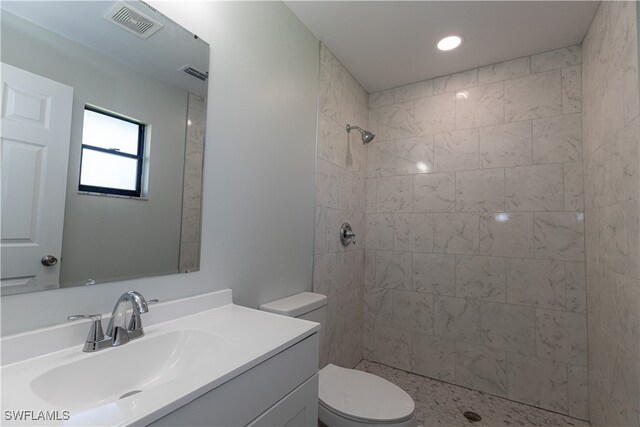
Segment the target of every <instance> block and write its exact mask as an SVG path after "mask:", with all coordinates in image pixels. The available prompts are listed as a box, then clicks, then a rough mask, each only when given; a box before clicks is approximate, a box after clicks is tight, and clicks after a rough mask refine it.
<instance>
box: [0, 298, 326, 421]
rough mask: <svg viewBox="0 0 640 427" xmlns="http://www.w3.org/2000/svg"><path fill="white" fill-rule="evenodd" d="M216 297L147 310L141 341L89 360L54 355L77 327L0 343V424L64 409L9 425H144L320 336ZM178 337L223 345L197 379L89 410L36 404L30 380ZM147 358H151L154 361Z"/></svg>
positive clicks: (78, 350) (66, 352) (303, 324)
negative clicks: (57, 417)
mask: <svg viewBox="0 0 640 427" xmlns="http://www.w3.org/2000/svg"><path fill="white" fill-rule="evenodd" d="M221 292H222V294H220V293H219V292H215V293H211V294H205V295H203V296H201V297H200V296H198V297H191V298H187V299H183V300H176V301H169V302H167V303H164V304H162V305H157V306H155V305H152V306H151V307H150V309H149V313H148V314H144V315H143V316H142V322H143V325H145V317H147V316H149V317H150V318H151V319H149V320H150V322H148V323H149V326H145V336H144V337H142V338H140V339H137V340H134V341H131V342H129V343H128V344H125V345H124V346H122V347H114V348H109V349H105V350H101V351H99V352H95V353H84V352H82V343H80V344H75V345H74V346H72V347H67V348H62V349H56V348H55V346H56V343H57V342H58V341H59V339H60V337H61V336H63V337H67V341H77V340H78V338H77V335H78V329H77V325H73V326H70V325H66V324H65V325H60V326H56V327H52V328H46V329H43V330H38V331H33V332H28V333H24V334H19V335H15V336H9V337H6V338H3V339H2V345H3V353H4V350H5V349H6V348H7V346H8V347H9V348H8V352H9V354H8V355H6V356H5V357H3V361H4V362H5V363H4V365H3V366H2V367H1V368H0V376H1V380H2V389H1V390H2V398H1V403H2V411H3V413H2V414H3V415H2V425H12V422H7V421H6V420H5V414H4V411H11V410H33V411H60V413H62V411H65V410H66V411H69V413H70V419H69V420H66V421H46V422H44V421H41V422H37V421H34V422H24V421H23V422H16V423H14V424H15V425H47V426H50V425H70V426H71V425H74V426H77V425H110V426H115V425H129V424H134V423H135V424H138V425H144V424H149V423H151V422H153V421H155V420H157V419H159V418H161V417H163V416H164V415H166V414H168V413H169V412H172V411H174V410H176V409H177V408H179V407H180V406H183V405H184V404H186V403H188V402H190V401H192V400H193V399H195V398H197V397H199V396H201V395H203V394H204V393H206V392H208V391H210V390H212V389H214V388H216V387H218V386H220V385H221V384H223V383H224V382H226V381H228V380H230V379H231V378H234V377H236V376H237V375H239V374H241V373H243V372H245V371H247V370H248V369H250V368H252V367H254V366H256V365H258V364H259V363H261V362H263V361H265V360H266V359H268V358H270V357H272V356H273V355H275V354H277V353H279V352H281V351H282V350H284V349H286V348H287V347H290V346H291V345H293V344H295V343H296V342H298V341H300V340H302V339H304V338H306V337H308V336H310V335H312V334H313V333H315V332H317V331H318V330H319V329H320V326H319V324H317V323H313V322H308V321H304V320H299V319H293V318H287V317H283V316H278V315H274V314H270V313H266V312H262V311H258V310H253V309H249V308H245V307H241V306H237V305H234V304H232V303H231V292H230V291H228V290H227V291H221ZM207 298H208V299H207ZM211 302H213V305H214V307H213V308H208V309H207V308H205V307H203V306H204V305H207V304H208V305H209V307H211ZM196 307H197V308H198V310H197V311H198V312H196V313H194V314H190V315H186V316H185V315H184V313H185V311H186V312H190V313H193V309H194V308H196ZM153 311H156V312H157V314H156V315H155V316H151V313H153ZM176 316H178V317H176ZM163 317H164V319H163ZM103 322H105V320H103ZM105 325H106V322H105ZM82 326H83V328H82V330H83V331H84V335H86V333H87V332H88V330H89V324H88V322H83V324H82ZM65 327H68V328H71V327H72V328H74V332H73V334H72V335H73V337H72V338H70V336H71V333H70V332H69V331H67V330H65V329H64V328H65ZM180 330H200V331H203V332H207V333H210V334H213V335H215V336H217V337H219V338H220V339H222V340H224V341H225V342H226V344H225V345H224V346H223V347H221V348H220V350H219V351H218V352H216V354H214V356H213V357H212V356H211V355H209V356H206V357H208V358H211V360H210V361H209V363H205V364H203V365H202V367H200V368H199V369H198V370H197V374H189V375H183V376H180V377H177V378H174V379H171V380H170V381H169V382H165V383H163V384H160V385H157V386H155V387H151V388H149V389H145V390H144V392H141V393H138V394H136V395H133V396H131V397H128V398H126V399H121V400H115V401H114V400H113V399H107V401H105V402H103V403H101V404H98V405H96V406H95V407H92V408H89V409H87V408H79V409H74V408H66V407H59V406H56V405H52V403H51V402H47V401H45V400H43V399H42V398H41V397H40V396H39V395H38V394H37V393H36V392H35V391H34V388H33V386H32V382H33V381H34V379H36V378H38V377H39V376H40V375H41V374H43V373H45V372H47V371H49V370H51V369H52V368H54V367H57V366H63V365H68V364H71V363H74V362H78V361H82V360H83V359H86V358H90V357H95V356H96V355H98V354H99V353H104V352H118V351H119V350H121V349H124V348H125V347H127V346H135V345H138V344H139V343H142V342H143V341H144V340H149V339H154V337H158V336H161V335H163V334H166V333H168V332H172V331H180ZM52 334H53V335H52ZM56 338H58V340H56ZM35 340H38V341H40V342H42V343H43V344H42V347H43V349H44V350H43V351H49V350H54V351H51V352H46V353H43V354H38V352H37V350H36V349H34V348H33V347H34V343H35V342H36V341H35ZM63 341H64V340H63ZM83 341H84V339H83ZM132 348H133V347H132ZM105 354H106V353H105ZM204 354H207V353H204ZM24 356H28V358H25V357H24ZM147 357H153V355H148V356H147ZM203 357H204V356H203ZM113 375H118V372H114V373H113ZM84 380H86V382H87V384H89V383H91V381H92V379H91V378H84Z"/></svg>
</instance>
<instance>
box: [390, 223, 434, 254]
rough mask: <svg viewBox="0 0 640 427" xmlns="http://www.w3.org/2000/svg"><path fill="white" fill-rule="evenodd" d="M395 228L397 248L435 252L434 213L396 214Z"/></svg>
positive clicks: (399, 249) (398, 249) (395, 246)
mask: <svg viewBox="0 0 640 427" xmlns="http://www.w3.org/2000/svg"><path fill="white" fill-rule="evenodd" d="M393 228H394V233H395V240H394V249H395V250H397V251H412V252H433V214H429V213H409V214H394V215H393Z"/></svg>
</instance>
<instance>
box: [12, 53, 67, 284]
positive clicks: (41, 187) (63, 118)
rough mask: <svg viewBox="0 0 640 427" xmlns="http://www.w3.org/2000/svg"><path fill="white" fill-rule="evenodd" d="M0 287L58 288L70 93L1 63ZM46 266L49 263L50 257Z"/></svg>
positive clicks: (53, 83)
mask: <svg viewBox="0 0 640 427" xmlns="http://www.w3.org/2000/svg"><path fill="white" fill-rule="evenodd" d="M0 79H1V80H2V82H1V83H2V85H1V88H0V99H1V100H2V115H1V123H0V141H1V144H2V148H1V150H0V153H1V154H0V156H1V157H0V165H1V168H2V169H1V177H2V181H1V186H2V191H1V193H2V200H1V203H2V205H1V214H2V217H1V234H2V243H1V247H0V251H1V253H2V254H1V257H2V264H1V265H0V272H1V273H0V275H1V281H0V288H1V290H2V294H3V295H9V294H14V293H19V292H29V291H37V290H42V289H50V288H56V287H58V286H59V285H58V283H59V277H60V262H57V263H55V264H54V265H50V266H45V265H44V263H43V262H42V261H41V260H42V259H43V257H47V256H51V257H55V258H56V259H59V258H60V253H61V250H62V226H63V219H64V200H65V195H66V186H67V164H68V163H69V140H70V134H71V109H72V104H73V88H71V87H69V86H66V85H63V84H61V83H58V82H55V81H53V80H49V79H46V78H44V77H41V76H38V75H37V74H33V73H30V72H28V71H25V70H21V69H20V68H16V67H13V66H11V65H8V64H5V63H2V72H1V75H0ZM49 260H50V262H49V264H51V263H53V258H49Z"/></svg>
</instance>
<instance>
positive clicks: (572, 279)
mask: <svg viewBox="0 0 640 427" xmlns="http://www.w3.org/2000/svg"><path fill="white" fill-rule="evenodd" d="M565 271H566V282H567V309H568V310H570V311H576V312H578V313H585V312H586V311H587V284H586V279H585V265H584V262H565Z"/></svg>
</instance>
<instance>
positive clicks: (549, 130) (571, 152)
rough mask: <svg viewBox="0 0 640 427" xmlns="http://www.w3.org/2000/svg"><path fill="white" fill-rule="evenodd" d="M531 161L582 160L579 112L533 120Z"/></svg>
mask: <svg viewBox="0 0 640 427" xmlns="http://www.w3.org/2000/svg"><path fill="white" fill-rule="evenodd" d="M533 161H534V163H557V162H580V161H582V118H581V116H580V114H579V113H578V114H567V115H564V116H558V117H550V118H545V119H539V120H534V121H533Z"/></svg>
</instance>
